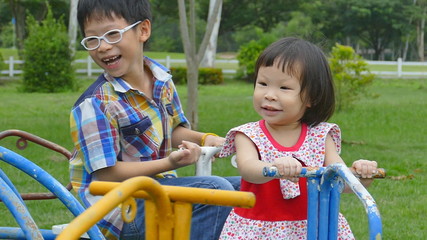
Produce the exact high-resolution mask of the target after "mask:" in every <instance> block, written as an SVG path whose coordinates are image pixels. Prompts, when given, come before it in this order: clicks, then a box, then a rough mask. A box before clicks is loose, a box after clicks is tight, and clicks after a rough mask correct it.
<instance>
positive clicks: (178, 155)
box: [168, 141, 201, 168]
mask: <svg viewBox="0 0 427 240" xmlns="http://www.w3.org/2000/svg"><path fill="white" fill-rule="evenodd" d="M178 147H179V150H177V151H173V152H171V154H170V155H169V157H168V160H169V162H170V164H172V166H174V167H175V168H180V167H184V166H187V165H190V164H194V163H195V162H197V160H199V157H200V154H201V149H200V146H199V145H197V144H195V143H192V142H188V141H182V144H181V145H179V146H178Z"/></svg>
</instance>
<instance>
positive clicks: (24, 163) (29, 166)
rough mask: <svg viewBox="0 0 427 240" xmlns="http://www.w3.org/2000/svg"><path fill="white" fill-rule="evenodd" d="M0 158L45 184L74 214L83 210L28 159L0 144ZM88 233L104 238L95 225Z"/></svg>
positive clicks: (92, 237) (93, 236)
mask: <svg viewBox="0 0 427 240" xmlns="http://www.w3.org/2000/svg"><path fill="white" fill-rule="evenodd" d="M0 160H2V161H4V162H6V163H9V164H10V165H12V166H14V167H16V168H18V169H20V170H21V171H23V172H25V173H26V174H28V175H29V176H30V177H32V178H34V179H35V180H37V181H38V182H39V183H41V184H42V185H43V186H45V187H46V188H47V189H48V190H49V191H51V192H52V193H53V194H55V196H57V197H58V199H59V200H60V201H61V202H62V203H63V204H64V205H65V206H66V207H67V208H68V209H69V210H70V212H71V213H73V215H74V216H77V215H79V214H80V213H82V212H83V211H84V210H85V209H84V208H83V206H82V205H81V204H80V202H79V201H78V200H77V199H76V198H75V197H74V196H73V195H72V194H71V193H70V192H69V191H68V190H67V189H66V188H65V187H64V186H63V185H62V184H61V183H60V182H58V181H57V180H56V179H55V178H54V177H52V176H51V175H50V174H49V173H47V172H46V171H44V170H43V169H42V168H40V167H39V166H37V165H36V164H34V163H33V162H31V161H29V160H28V159H26V158H24V157H22V156H21V155H19V154H17V153H15V152H13V151H11V150H9V149H7V148H4V147H2V146H0ZM88 234H89V236H90V238H91V239H105V238H104V236H103V235H102V233H101V231H99V229H98V227H96V226H94V227H92V228H91V229H90V230H89V231H88Z"/></svg>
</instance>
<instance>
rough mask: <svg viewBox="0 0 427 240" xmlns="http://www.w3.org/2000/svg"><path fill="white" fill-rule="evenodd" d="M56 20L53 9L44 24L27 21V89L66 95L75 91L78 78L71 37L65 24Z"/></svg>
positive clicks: (24, 79) (24, 76)
mask: <svg viewBox="0 0 427 240" xmlns="http://www.w3.org/2000/svg"><path fill="white" fill-rule="evenodd" d="M60 20H62V18H60V19H59V21H57V20H55V19H54V18H53V15H52V11H51V9H50V7H48V14H47V16H46V19H45V20H43V21H42V22H41V23H40V24H39V23H38V22H36V20H35V19H34V17H32V16H29V17H28V18H27V25H28V26H27V27H28V38H27V39H26V40H25V42H24V65H23V90H24V91H25V92H62V91H67V90H74V88H75V86H76V84H75V76H74V70H73V67H72V61H73V58H72V55H71V51H70V49H69V47H68V35H67V31H66V28H65V25H64V24H63V23H60Z"/></svg>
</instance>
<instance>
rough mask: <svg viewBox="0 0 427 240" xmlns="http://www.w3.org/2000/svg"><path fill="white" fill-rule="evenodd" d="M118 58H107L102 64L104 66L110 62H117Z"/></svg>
mask: <svg viewBox="0 0 427 240" xmlns="http://www.w3.org/2000/svg"><path fill="white" fill-rule="evenodd" d="M118 58H119V57H118V56H115V57H112V58H108V59H104V62H105V63H106V64H111V63H112V62H114V61H115V60H117V59H118Z"/></svg>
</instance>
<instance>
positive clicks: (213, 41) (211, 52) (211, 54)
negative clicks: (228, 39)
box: [200, 0, 222, 68]
mask: <svg viewBox="0 0 427 240" xmlns="http://www.w3.org/2000/svg"><path fill="white" fill-rule="evenodd" d="M217 1H218V0H210V2H209V14H208V19H210V18H212V17H215V18H214V27H213V29H212V34H211V37H210V38H209V43H208V46H207V48H206V52H205V54H204V57H203V59H202V62H201V64H200V65H201V66H202V67H210V68H214V67H215V56H216V49H217V43H218V32H219V26H220V23H221V12H222V3H220V4H219V7H218V8H219V9H218V11H217V14H216V16H213V12H214V10H215V9H214V7H215V5H216V2H217Z"/></svg>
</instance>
